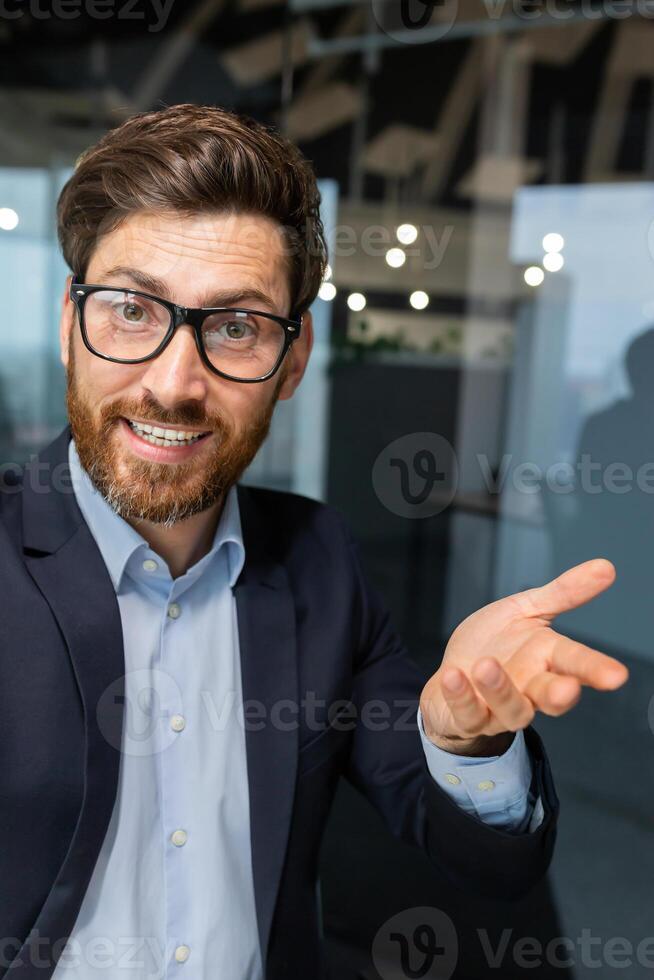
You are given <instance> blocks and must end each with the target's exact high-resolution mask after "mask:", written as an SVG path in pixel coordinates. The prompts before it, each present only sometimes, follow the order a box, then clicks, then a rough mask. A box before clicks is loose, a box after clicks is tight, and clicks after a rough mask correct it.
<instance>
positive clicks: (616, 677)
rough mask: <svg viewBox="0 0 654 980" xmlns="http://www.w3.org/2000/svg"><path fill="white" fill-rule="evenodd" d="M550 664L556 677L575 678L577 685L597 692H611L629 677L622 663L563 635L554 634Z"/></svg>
mask: <svg viewBox="0 0 654 980" xmlns="http://www.w3.org/2000/svg"><path fill="white" fill-rule="evenodd" d="M554 635H555V637H556V640H555V643H554V646H553V648H552V654H551V659H550V663H551V666H552V670H553V671H554V672H555V673H557V674H568V675H571V676H572V677H576V678H577V680H578V681H579V682H580V683H581V684H586V685H587V686H588V687H594V688H595V689H596V690H598V691H614V690H615V689H616V688H618V687H622V685H623V684H624V683H625V681H626V680H627V679H628V677H629V671H628V669H627V667H625V665H624V664H623V663H620V661H619V660H616V659H615V658H614V657H609V656H607V655H606V654H605V653H600V651H599V650H593V648H592V647H587V646H586V645H585V643H578V642H577V641H576V640H571V639H570V638H569V637H567V636H561V635H560V634H558V633H555V634H554Z"/></svg>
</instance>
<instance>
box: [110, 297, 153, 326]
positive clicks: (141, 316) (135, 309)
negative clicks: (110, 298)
mask: <svg viewBox="0 0 654 980" xmlns="http://www.w3.org/2000/svg"><path fill="white" fill-rule="evenodd" d="M114 309H115V310H116V311H117V312H118V314H119V316H121V317H122V318H123V319H124V320H127V322H128V323H143V322H144V321H145V320H146V319H147V312H146V310H145V309H144V307H143V306H141V305H140V304H139V303H134V302H125V303H120V304H119V305H118V306H115V307H114Z"/></svg>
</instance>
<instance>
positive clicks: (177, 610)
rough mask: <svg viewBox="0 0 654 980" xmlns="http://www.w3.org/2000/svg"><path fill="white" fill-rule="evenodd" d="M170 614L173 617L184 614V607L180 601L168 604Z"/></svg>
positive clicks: (177, 617) (176, 617)
mask: <svg viewBox="0 0 654 980" xmlns="http://www.w3.org/2000/svg"><path fill="white" fill-rule="evenodd" d="M168 615H169V616H170V618H171V619H179V617H180V616H181V615H182V607H181V606H180V605H179V603H178V602H171V604H170V605H169V606H168Z"/></svg>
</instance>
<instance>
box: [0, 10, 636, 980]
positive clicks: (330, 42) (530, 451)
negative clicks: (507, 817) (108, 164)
mask: <svg viewBox="0 0 654 980" xmlns="http://www.w3.org/2000/svg"><path fill="white" fill-rule="evenodd" d="M412 5H413V6H412ZM154 6H155V5H152V4H149V3H146V2H141V3H137V4H135V5H131V4H130V5H129V15H128V14H127V13H126V12H125V11H126V10H127V9H128V5H126V4H124V3H121V2H120V0H117V2H116V3H115V4H114V5H113V7H111V6H110V5H105V11H104V12H105V13H106V12H107V10H111V11H112V15H111V16H106V17H103V18H100V17H98V16H97V11H95V12H94V8H93V7H91V6H89V5H88V4H87V5H85V3H84V2H83V0H80V3H79V4H77V6H75V5H74V4H68V6H67V7H65V9H64V8H63V6H62V7H60V8H58V13H55V12H54V8H53V7H52V8H51V5H48V4H45V3H44V4H42V5H39V4H38V3H36V2H35V0H34V2H32V3H16V4H13V6H12V4H11V3H9V0H7V3H6V4H5V5H4V7H3V12H2V13H0V52H1V57H0V296H1V297H2V314H1V317H2V327H1V329H0V464H2V465H3V466H5V465H12V464H15V463H20V462H23V461H25V460H26V459H28V458H29V456H30V455H31V454H32V453H35V452H37V451H38V450H39V449H40V448H41V447H42V446H44V445H45V444H46V443H47V442H49V441H50V439H51V438H53V437H54V436H55V435H56V434H57V433H58V432H59V431H60V429H61V427H62V426H63V425H64V424H65V408H64V389H65V379H64V375H63V370H62V368H61V365H60V361H59V346H58V344H59V341H58V331H57V325H58V318H59V310H60V305H61V298H62V293H63V289H64V280H65V276H66V274H67V272H68V270H67V269H66V267H65V265H64V263H63V260H62V259H61V256H60V255H59V253H58V250H57V245H56V238H55V223H54V204H55V201H56V198H57V194H58V192H59V189H60V188H61V186H62V184H63V183H64V181H65V180H66V179H67V177H68V175H69V174H70V173H71V170H72V168H73V166H74V163H75V160H76V158H77V156H78V155H79V153H81V151H82V150H83V149H84V148H85V147H86V146H88V145H89V144H90V143H92V142H93V141H95V140H96V139H97V138H98V137H99V136H100V135H101V134H102V133H103V132H105V131H106V129H107V128H110V127H112V126H115V125H117V124H118V123H119V122H120V121H122V120H123V119H124V118H126V117H127V116H129V115H131V114H132V113H133V112H136V111H141V110H144V109H151V108H156V107H159V106H163V105H170V104H174V103H181V102H198V103H211V104H217V105H221V106H224V107H227V108H231V109H236V110H238V111H241V112H244V113H247V114H248V115H251V116H253V117H255V118H257V119H259V120H262V121H264V122H266V123H269V124H270V125H274V126H276V127H278V128H279V129H280V130H281V131H282V132H283V133H284V134H286V135H288V136H289V137H291V138H292V139H293V140H295V141H296V142H297V143H298V144H299V145H300V147H301V148H302V150H303V151H304V153H305V154H306V155H307V156H308V157H309V158H310V159H311V160H312V161H313V162H314V166H315V169H316V172H317V174H318V177H319V179H320V184H321V191H322V206H323V219H324V222H325V226H326V228H327V230H328V236H329V240H330V248H331V255H330V266H331V268H330V272H329V278H328V279H327V280H326V282H325V284H324V286H323V289H322V290H321V298H319V299H317V300H316V303H315V306H314V311H313V312H314V316H315V323H316V346H315V348H314V353H313V355H312V361H311V365H310V368H309V371H308V372H307V375H306V378H305V380H304V382H303V384H302V386H301V388H300V390H299V392H298V393H297V395H296V397H295V398H294V399H292V400H291V401H290V402H284V403H280V404H279V405H278V409H277V413H276V416H275V420H274V424H273V427H272V431H271V434H270V436H269V438H268V441H267V442H266V444H265V445H264V447H263V448H262V451H261V453H260V455H259V457H258V458H257V459H256V460H255V462H254V464H253V465H252V467H251V468H250V471H249V472H248V474H247V481H249V482H252V483H256V484H261V485H268V486H272V487H277V488H281V489H286V490H293V491H295V492H298V493H302V494H307V495H308V496H312V497H316V498H318V499H321V500H325V501H328V502H329V503H331V504H333V505H335V506H336V507H338V508H340V510H341V511H343V512H344V513H345V514H346V516H347V518H348V519H349V521H350V523H351V526H352V528H353V530H354V532H355V535H356V536H357V539H358V541H359V544H360V547H361V552H362V555H363V559H364V562H365V565H366V569H367V571H368V574H369V576H370V578H371V580H372V581H373V582H374V584H375V585H376V586H377V588H378V589H379V590H380V591H381V592H382V594H383V595H384V597H385V599H386V601H387V603H388V606H389V608H390V610H391V613H392V616H393V619H394V621H395V623H396V625H397V627H398V629H399V630H400V632H401V633H402V635H403V636H404V638H405V640H406V643H407V646H408V649H409V650H410V652H411V655H412V656H413V657H414V658H415V659H416V660H417V661H418V662H419V663H420V665H421V667H422V668H423V669H424V671H425V673H428V672H431V671H433V670H435V669H436V667H437V666H438V664H439V661H440V657H441V655H442V652H443V649H444V646H445V644H446V642H447V638H448V636H449V634H450V633H451V631H452V629H453V628H454V627H455V626H456V624H457V623H458V622H460V620H461V619H462V618H464V617H465V616H466V615H467V614H468V613H470V612H472V611H473V610H474V609H476V608H478V607H479V606H481V605H484V604H486V603H488V602H490V601H492V600H493V599H496V598H498V597H500V596H502V595H506V594H508V593H510V592H514V591H517V590H521V589H525V588H529V587H531V586H535V585H538V584H540V583H542V582H545V581H546V580H547V579H549V578H551V577H553V576H554V575H556V574H557V573H559V572H560V571H562V570H563V569H564V568H566V567H568V566H570V565H572V564H575V563H577V562H579V561H582V560H584V559H586V558H590V557H594V556H605V557H608V558H610V559H612V560H613V561H614V562H615V564H616V567H617V571H618V580H617V583H616V585H615V586H614V587H613V589H612V590H611V591H610V592H609V593H608V594H606V595H605V596H602V597H601V598H600V599H598V600H596V601H595V602H594V603H592V604H591V605H590V606H588V607H587V608H584V609H582V610H578V611H576V612H575V613H570V614H567V616H565V617H562V618H561V620H560V621H559V628H560V629H562V630H565V631H566V632H568V633H569V634H570V635H573V636H575V637H579V638H580V639H582V640H584V641H585V642H587V643H590V644H591V645H593V646H596V647H598V648H599V649H602V650H605V651H606V652H609V653H612V654H614V655H616V656H618V657H620V658H622V659H624V660H625V662H626V663H627V664H628V665H629V667H630V670H631V680H630V682H629V684H628V685H627V686H626V687H625V688H624V689H622V690H620V691H619V692H617V693H614V694H611V695H607V694H597V693H594V692H585V693H584V696H583V698H582V701H581V702H580V704H579V705H578V707H577V708H576V709H575V710H574V711H573V712H572V713H571V714H570V715H568V716H566V717H564V718H561V719H558V720H552V719H546V718H542V717H540V718H539V719H538V722H537V725H536V727H537V728H538V730H539V732H540V733H541V735H542V736H543V738H544V739H545V742H546V745H547V748H548V751H549V754H550V758H551V761H552V766H553V769H554V774H555V778H556V784H557V788H558V793H559V796H560V799H561V806H562V815H561V824H560V830H559V839H558V848H557V851H556V854H555V858H554V862H553V866H552V870H551V873H550V875H549V878H548V880H547V881H545V882H543V883H542V885H541V886H539V888H538V889H536V891H535V892H534V893H533V894H532V895H530V896H529V897H528V898H526V899H524V900H522V901H520V902H516V903H497V902H494V903H490V902H488V901H485V900H483V899H481V898H479V897H478V896H475V895H463V894H459V893H457V892H456V891H455V890H454V889H453V888H452V887H451V886H450V885H449V884H448V883H447V882H446V881H445V880H444V879H442V878H441V877H440V876H439V874H438V873H437V872H436V871H435V870H434V869H433V868H432V867H431V866H430V865H429V863H428V862H427V861H426V859H425V858H424V857H423V856H422V855H420V854H417V853H413V852H412V851H411V850H410V849H408V848H407V847H405V846H404V845H401V844H399V843H396V842H394V841H393V840H392V839H391V838H390V837H389V836H388V834H387V832H386V831H385V829H384V828H383V827H382V825H381V822H380V821H379V818H378V817H377V815H376V813H374V812H373V811H372V810H371V809H370V808H369V807H368V805H367V803H366V802H365V801H363V800H362V799H361V798H360V797H358V796H357V795H356V794H355V792H354V790H352V788H351V787H349V786H348V785H346V784H343V785H342V786H341V787H340V788H339V791H338V796H337V800H336V803H335V806H334V809H333V812H332V815H331V820H330V825H329V830H328V834H327V837H326V840H325V845H324V851H323V862H322V870H321V902H322V910H323V922H324V930H325V937H326V942H327V945H328V949H329V955H330V960H331V962H332V970H333V976H334V977H335V978H338V980H349V978H366V980H376V978H378V977H379V973H378V972H377V971H376V970H375V967H374V965H373V963H372V960H371V952H370V951H371V945H372V942H373V940H374V936H375V934H376V932H377V930H378V929H379V928H380V927H381V926H382V924H383V923H384V921H386V920H387V919H388V918H389V917H391V916H392V915H394V914H396V913H397V912H400V911H401V910H403V909H407V908H411V907H414V906H416V907H417V906H433V907H437V908H439V909H442V910H444V911H445V912H446V913H447V914H448V915H450V916H451V917H452V918H453V919H454V921H455V922H456V925H457V932H458V940H459V960H458V970H457V973H456V976H457V977H460V978H462V980H476V978H481V977H486V976H501V977H502V980H512V978H514V977H522V976H523V975H526V974H530V975H531V976H533V977H537V978H545V977H547V978H549V977H557V978H566V980H568V978H570V980H571V978H575V980H576V978H584V977H586V976H593V977H606V976H609V975H610V976H613V973H614V970H615V969H618V967H616V966H615V962H614V960H612V959H611V957H610V956H608V955H603V954H602V950H603V949H604V945H605V944H606V943H608V942H609V941H611V940H614V939H616V938H620V937H621V938H624V940H625V942H626V943H628V944H629V943H630V944H631V946H632V948H633V951H634V955H633V956H632V962H631V965H630V966H629V968H628V970H627V975H628V976H629V977H630V978H634V980H637V978H640V977H641V976H645V974H646V973H648V971H649V970H650V969H651V957H650V960H649V962H648V961H647V960H646V959H644V958H643V957H642V956H641V957H638V956H636V954H635V951H636V949H637V947H638V944H639V943H642V942H643V941H644V940H646V939H647V938H648V937H651V936H652V935H654V928H653V926H652V915H651V911H652V898H651V894H650V893H651V881H652V879H653V878H654V838H653V835H652V831H651V809H652V792H651V788H650V783H649V776H648V773H649V765H650V764H651V763H652V758H653V756H654V734H653V731H652V724H653V723H654V710H652V709H650V699H651V698H652V696H653V695H654V629H653V628H652V627H653V625H654V623H653V616H652V609H653V608H654V604H653V603H652V601H651V598H650V591H649V590H650V588H652V580H651V579H650V577H649V569H650V566H649V563H650V557H649V556H650V553H651V549H652V546H653V544H652V537H653V535H652V531H654V516H653V515H654V494H653V489H654V479H653V472H654V437H653V436H652V431H653V429H652V428H650V425H651V424H652V422H654V285H653V284H654V58H653V57H652V50H653V45H654V25H653V23H652V19H651V18H652V17H654V11H651V10H650V11H648V8H647V6H646V4H644V3H642V4H639V5H638V4H636V3H635V2H634V3H633V4H629V3H627V2H625V0H622V2H621V3H620V4H618V3H615V4H612V3H610V2H608V0H604V2H596V0H584V2H583V3H582V2H576V0H573V2H571V3H566V4H564V3H563V2H562V0H560V2H556V3H555V2H551V3H550V2H548V0H542V2H539V3H534V2H530V0H524V2H522V0H511V2H509V0H506V2H502V3H498V2H491V0H486V2H484V0H458V2H457V0H439V2H438V3H425V2H424V0H410V2H408V3H405V2H404V0H402V2H400V0H367V2H363V0H287V2H280V0H184V2H182V0H177V2H175V3H172V4H171V5H170V8H169V10H168V16H167V17H166V19H165V23H164V22H163V21H161V20H159V21H158V20H157V14H156V13H155V10H154ZM62 12H63V13H65V16H63V15H62ZM10 13H11V16H10V15H9V14H10ZM137 15H138V16H137ZM434 435H435V436H437V437H439V438H440V440H441V442H440V443H439V445H441V446H442V445H448V446H449V447H451V449H452V451H453V452H452V459H453V460H454V461H455V464H456V466H455V469H456V472H455V473H453V472H451V469H452V466H454V464H453V463H452V464H451V466H450V471H449V477H450V479H449V482H448V484H447V486H446V487H442V488H440V489H439V487H438V485H436V484H434V489H433V491H432V492H431V494H430V496H429V499H428V500H427V504H426V506H422V505H421V507H419V508H414V509H413V510H412V509H411V505H410V501H409V504H408V505H407V507H408V510H407V507H405V506H404V505H405V504H407V498H406V494H405V496H404V498H401V497H400V496H399V490H398V488H397V486H395V485H394V484H393V482H392V480H391V477H390V476H388V475H387V477H386V478H385V481H386V482H384V480H382V481H381V484H380V481H379V479H377V478H375V472H378V470H377V471H376V470H375V467H376V464H377V463H378V461H379V460H380V458H381V459H383V454H384V453H385V452H387V451H388V447H390V446H392V445H396V447H397V454H398V455H400V456H401V455H402V454H403V453H404V454H405V456H406V459H405V461H406V473H407V479H408V487H409V497H410V498H411V499H413V496H415V497H418V496H419V495H420V491H421V489H422V488H423V486H424V474H423V475H421V470H420V468H419V467H418V466H417V465H416V460H417V458H418V450H417V449H416V447H420V446H421V445H423V444H424V446H425V447H427V448H428V445H429V440H430V439H431V438H432V437H433V436H434ZM437 455H438V454H436V457H437ZM650 456H652V460H650V458H649V457H650ZM584 458H585V459H586V461H587V462H588V463H589V467H586V469H584ZM590 464H592V465H590ZM648 464H649V469H648ZM598 465H599V469H598V468H597V466H598ZM593 466H595V467H596V468H595V469H593ZM395 474H396V476H397V477H398V478H399V470H398V469H397V468H396V470H395ZM629 474H631V477H630V476H629ZM648 474H649V475H648ZM598 488H599V489H598ZM506 929H509V930H512V932H511V934H510V935H511V936H512V937H513V938H512V939H511V942H509V943H508V947H507V948H508V949H509V950H510V949H511V948H512V945H511V944H512V943H513V942H514V941H515V939H516V938H517V937H534V938H535V939H536V940H537V941H538V942H540V943H541V944H542V946H543V947H545V946H546V945H547V943H548V942H549V941H551V940H552V939H554V938H556V937H566V938H568V939H569V940H570V941H571V943H572V947H574V950H575V951H574V952H573V953H571V954H569V955H568V959H569V960H570V962H569V963H568V964H567V965H564V964H565V963H566V957H565V956H564V952H562V950H561V949H560V948H559V950H558V953H557V956H558V959H557V957H555V956H550V957H547V956H545V957H541V960H540V961H538V962H536V963H532V964H531V965H530V966H528V967H527V966H525V965H524V963H523V964H520V963H518V962H516V961H515V959H514V958H512V957H511V955H510V953H507V954H506V957H505V958H504V959H503V960H502V962H501V966H497V965H496V966H495V967H493V966H492V964H491V963H489V956H488V947H489V946H490V947H492V949H497V947H498V946H499V945H500V943H501V942H502V937H503V930H506ZM483 930H487V943H486V945H484V942H483V941H482V938H480V937H481V936H482V935H483V934H484V933H483ZM480 931H481V932H480ZM588 931H590V934H591V935H592V937H595V938H599V939H600V940H601V944H600V945H597V944H595V945H593V946H592V949H593V954H592V956H591V957H590V958H589V956H588V955H587V954H586V953H585V952H584V949H583V942H582V938H583V936H584V935H587V933H588ZM568 947H569V948H570V944H568ZM536 959H538V958H536ZM623 960H624V957H623ZM623 972H624V971H623ZM388 976H390V974H388Z"/></svg>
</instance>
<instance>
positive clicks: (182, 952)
mask: <svg viewBox="0 0 654 980" xmlns="http://www.w3.org/2000/svg"><path fill="white" fill-rule="evenodd" d="M190 955H191V950H190V948H189V947H188V946H178V947H177V949H176V950H175V959H176V960H177V962H178V963H186V961H187V959H188V958H189V956H190Z"/></svg>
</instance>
